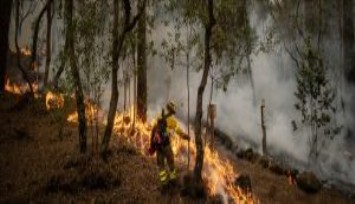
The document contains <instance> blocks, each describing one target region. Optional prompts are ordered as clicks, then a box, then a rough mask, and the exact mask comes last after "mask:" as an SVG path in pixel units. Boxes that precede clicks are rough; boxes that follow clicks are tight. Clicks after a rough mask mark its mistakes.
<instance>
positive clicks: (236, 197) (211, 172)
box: [68, 107, 253, 203]
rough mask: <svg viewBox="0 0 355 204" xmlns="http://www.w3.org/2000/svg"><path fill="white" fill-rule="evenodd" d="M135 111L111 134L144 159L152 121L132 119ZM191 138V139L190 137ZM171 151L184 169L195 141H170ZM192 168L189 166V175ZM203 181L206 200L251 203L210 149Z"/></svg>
mask: <svg viewBox="0 0 355 204" xmlns="http://www.w3.org/2000/svg"><path fill="white" fill-rule="evenodd" d="M134 112H135V110H134V107H131V108H130V109H129V110H128V111H127V112H125V113H123V114H118V115H117V116H116V118H115V123H114V131H115V132H116V133H117V135H118V137H120V138H122V139H124V140H125V141H126V142H127V143H128V144H130V145H132V146H134V147H135V149H136V151H137V152H138V153H139V154H141V155H147V150H148V148H149V141H150V132H151V130H152V128H153V127H152V124H154V120H152V121H150V122H147V123H142V122H141V121H139V120H138V119H136V118H135V117H134ZM76 119H77V117H75V113H73V114H71V115H69V117H68V120H69V121H71V122H73V121H76ZM192 138H193V137H192ZM171 142H172V148H173V151H174V153H175V158H176V163H177V166H179V167H180V168H185V167H186V166H187V161H188V145H189V149H190V159H191V161H190V163H191V164H194V163H195V161H194V158H195V157H196V149H195V145H194V141H193V140H192V141H191V142H190V143H188V142H187V141H183V140H182V139H180V138H179V137H177V136H176V137H173V139H172V141H171ZM192 169H193V165H190V167H189V171H190V172H191V171H192ZM202 176H203V180H204V181H205V184H206V190H207V193H208V195H209V196H211V197H213V196H217V195H219V196H221V197H222V198H223V201H224V202H225V203H227V202H237V203H239V202H242V201H243V202H247V203H253V196H252V195H251V194H245V193H242V191H241V190H240V188H239V187H238V186H236V185H235V179H236V178H237V177H238V173H237V172H235V170H234V169H233V166H232V165H231V164H230V162H229V161H228V160H225V159H222V158H221V157H220V156H219V153H218V152H217V151H212V150H211V148H210V147H209V145H206V147H205V158H204V169H203V172H202Z"/></svg>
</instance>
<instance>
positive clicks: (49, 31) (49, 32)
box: [43, 3, 52, 87]
mask: <svg viewBox="0 0 355 204" xmlns="http://www.w3.org/2000/svg"><path fill="white" fill-rule="evenodd" d="M46 40H47V44H46V52H47V57H46V67H45V70H44V81H43V82H44V87H46V86H47V84H48V76H49V68H50V64H51V57H52V53H51V52H52V49H51V47H52V42H51V41H52V4H51V3H50V4H49V5H48V7H47V39H46Z"/></svg>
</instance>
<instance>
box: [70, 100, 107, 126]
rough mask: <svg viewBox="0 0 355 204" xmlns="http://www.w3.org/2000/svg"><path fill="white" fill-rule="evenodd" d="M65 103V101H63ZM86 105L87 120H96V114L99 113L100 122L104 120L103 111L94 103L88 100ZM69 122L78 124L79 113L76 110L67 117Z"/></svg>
mask: <svg viewBox="0 0 355 204" xmlns="http://www.w3.org/2000/svg"><path fill="white" fill-rule="evenodd" d="M63 103H64V101H63ZM84 104H85V114H86V119H87V120H96V117H95V114H96V113H98V115H97V116H98V117H99V118H97V119H98V120H101V119H102V118H103V111H102V110H101V109H100V108H99V107H98V106H97V105H95V104H94V103H92V102H90V101H88V100H86V101H84ZM67 121H68V122H71V123H77V122H78V112H77V111H76V110H75V111H74V112H73V113H71V114H69V115H68V117H67Z"/></svg>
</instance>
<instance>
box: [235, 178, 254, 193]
mask: <svg viewBox="0 0 355 204" xmlns="http://www.w3.org/2000/svg"><path fill="white" fill-rule="evenodd" d="M234 185H235V186H237V187H239V188H240V189H241V190H242V192H243V194H245V195H247V194H250V193H252V185H251V178H250V176H249V175H247V174H241V175H240V176H239V177H237V178H236V179H235V181H234Z"/></svg>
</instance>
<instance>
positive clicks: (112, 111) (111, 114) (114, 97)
mask: <svg viewBox="0 0 355 204" xmlns="http://www.w3.org/2000/svg"><path fill="white" fill-rule="evenodd" d="M113 2H114V5H113V8H114V20H113V31H112V37H113V47H112V71H111V100H110V108H109V111H108V116H107V125H106V129H105V133H104V137H103V140H102V153H106V152H107V150H108V145H109V143H110V138H111V134H112V129H113V123H114V120H115V115H116V109H117V102H118V94H119V93H118V87H117V72H118V69H119V65H118V58H119V51H120V50H117V47H118V44H119V36H118V16H119V15H118V11H119V3H118V0H114V1H113Z"/></svg>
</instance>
